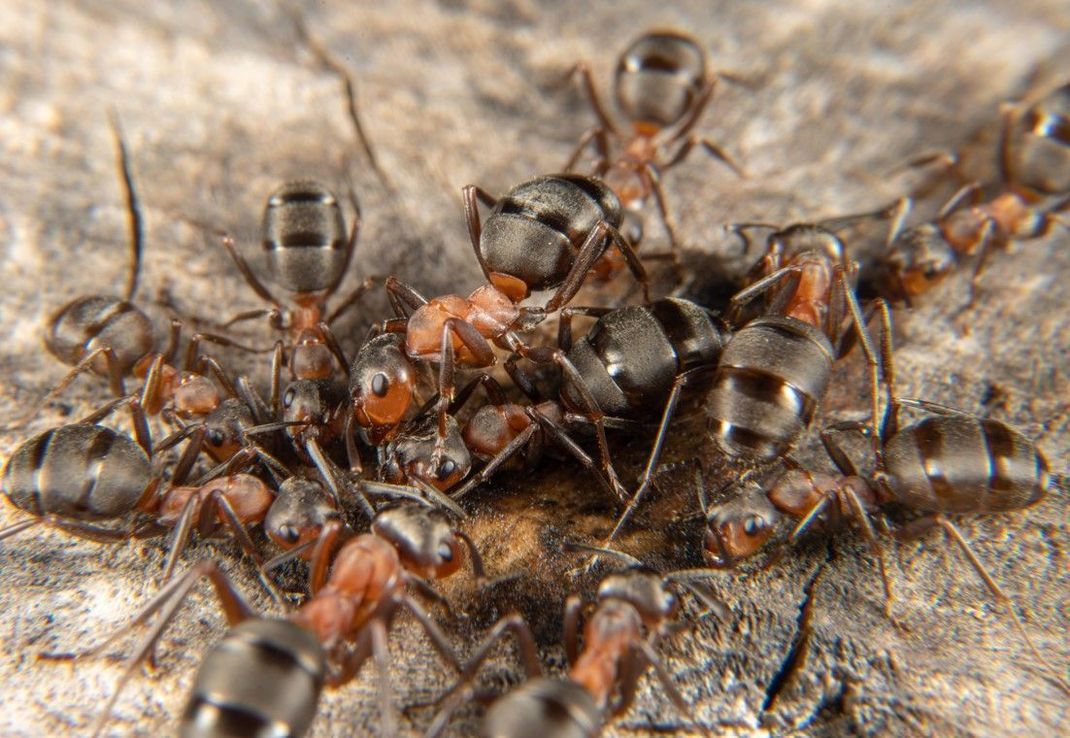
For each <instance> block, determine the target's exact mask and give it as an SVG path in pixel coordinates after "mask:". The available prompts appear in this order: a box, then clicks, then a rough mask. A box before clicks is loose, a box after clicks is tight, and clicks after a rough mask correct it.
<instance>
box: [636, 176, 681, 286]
mask: <svg viewBox="0 0 1070 738" xmlns="http://www.w3.org/2000/svg"><path fill="white" fill-rule="evenodd" d="M641 171H642V176H643V179H645V180H646V183H647V186H649V187H650V191H651V193H653V195H654V203H655V204H656V205H657V206H658V215H659V216H661V224H662V226H664V228H665V233H667V234H668V236H669V255H670V258H671V259H672V263H673V269H675V270H676V272H677V277H680V274H679V272H680V270H681V269H682V266H681V264H680V241H679V239H677V237H676V223H675V222H674V221H673V218H672V215H671V214H670V212H669V206H668V198H666V196H665V188H663V187H662V186H661V174H660V173H659V172H658V170H657V167H655V166H654V165H653V164H651V163H649V162H648V163H647V164H645V165H644V166H643V168H642V170H641ZM681 281H682V280H681Z"/></svg>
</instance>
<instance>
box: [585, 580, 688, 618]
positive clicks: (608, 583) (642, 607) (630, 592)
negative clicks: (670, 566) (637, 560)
mask: <svg viewBox="0 0 1070 738" xmlns="http://www.w3.org/2000/svg"><path fill="white" fill-rule="evenodd" d="M598 599H599V600H606V599H617V600H623V601H624V602H627V603H628V604H630V605H631V606H632V607H634V608H635V609H636V610H638V611H639V614H640V615H641V616H642V618H643V621H644V622H645V623H646V624H647V625H648V626H653V625H656V624H657V623H660V622H664V621H666V620H668V619H670V618H671V617H672V616H673V614H674V613H675V612H676V608H677V605H678V601H677V599H676V597H675V596H674V595H673V594H672V592H670V591H669V589H668V588H667V587H666V586H665V578H664V577H663V576H662V575H661V573H660V572H657V571H655V570H653V569H651V568H649V567H645V566H637V567H632V568H630V569H627V570H625V571H623V572H618V573H615V574H610V575H608V576H606V577H604V578H603V579H602V581H601V583H600V584H599V585H598Z"/></svg>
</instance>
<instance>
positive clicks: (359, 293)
mask: <svg viewBox="0 0 1070 738" xmlns="http://www.w3.org/2000/svg"><path fill="white" fill-rule="evenodd" d="M378 281H379V278H378V277H368V278H367V279H365V280H364V281H363V282H361V283H360V284H358V285H357V286H356V287H355V288H354V289H353V291H352V292H350V293H349V294H348V295H346V298H345V299H344V300H342V301H341V302H340V303H338V307H336V308H335V309H334V310H333V311H332V312H331V314H330V315H328V316H327V321H326V322H327V325H333V324H334V321H336V320H338V318H340V317H341V316H342V314H343V313H345V311H346V310H349V309H350V308H351V307H353V306H354V305H356V304H357V303H358V302H359V301H360V298H362V297H364V293H365V292H367V291H368V290H370V289H372V288H374V287H375V285H376V283H378Z"/></svg>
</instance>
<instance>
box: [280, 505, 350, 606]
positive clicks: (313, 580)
mask: <svg viewBox="0 0 1070 738" xmlns="http://www.w3.org/2000/svg"><path fill="white" fill-rule="evenodd" d="M345 530H346V529H345V524H344V523H342V522H340V521H338V520H330V521H328V522H327V523H326V524H325V525H324V526H323V528H321V529H320V534H319V536H317V537H316V545H315V546H314V547H313V548H312V555H311V557H310V562H311V564H310V566H309V571H308V591H309V592H311V593H312V596H313V597H315V596H316V594H317V593H318V592H319V591H320V590H321V589H323V585H324V584H326V583H327V568H328V566H329V565H330V559H331V555H332V554H333V553H334V550H335V547H336V545H337V543H338V540H339V537H340V536H341V535H342V534H343V533H344V532H345ZM277 558H279V557H276V559H277ZM272 561H274V559H273V560H272Z"/></svg>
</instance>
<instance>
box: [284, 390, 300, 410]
mask: <svg viewBox="0 0 1070 738" xmlns="http://www.w3.org/2000/svg"><path fill="white" fill-rule="evenodd" d="M296 396H297V393H296V392H295V391H294V390H293V388H292V387H291V388H290V389H288V390H286V394H285V395H283V398H282V406H283V407H290V405H292V404H293V402H294V397H296Z"/></svg>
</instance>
